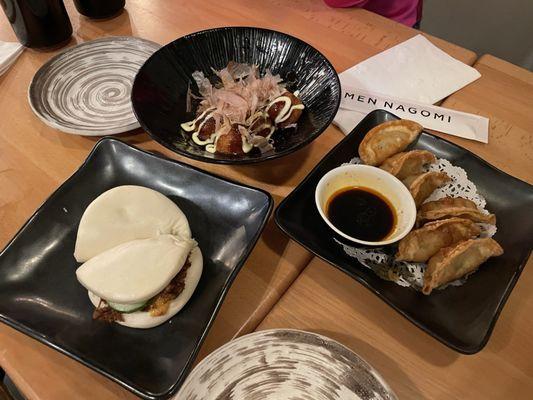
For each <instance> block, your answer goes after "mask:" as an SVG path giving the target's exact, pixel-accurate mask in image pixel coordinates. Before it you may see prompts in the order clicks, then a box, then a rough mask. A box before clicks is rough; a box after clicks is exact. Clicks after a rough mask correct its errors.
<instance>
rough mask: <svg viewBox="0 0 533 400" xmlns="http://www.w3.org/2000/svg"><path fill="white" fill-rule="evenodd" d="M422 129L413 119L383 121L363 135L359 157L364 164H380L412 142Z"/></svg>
mask: <svg viewBox="0 0 533 400" xmlns="http://www.w3.org/2000/svg"><path fill="white" fill-rule="evenodd" d="M422 129H423V128H422V125H420V124H418V123H416V122H414V121H408V120H403V119H402V120H398V121H389V122H384V123H383V124H380V125H378V126H376V127H374V128H372V129H371V130H370V131H369V132H368V133H367V134H366V135H365V137H364V138H363V140H362V141H361V144H360V145H359V157H361V160H363V162H364V163H365V164H366V165H380V164H381V163H383V161H385V160H386V159H387V158H389V157H390V156H392V155H394V154H396V153H399V152H400V151H403V150H404V149H405V148H406V147H407V146H409V145H410V144H411V143H412V142H414V141H415V139H416V138H417V137H418V135H419V134H420V132H422Z"/></svg>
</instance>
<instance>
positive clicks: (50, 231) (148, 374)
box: [0, 138, 272, 398]
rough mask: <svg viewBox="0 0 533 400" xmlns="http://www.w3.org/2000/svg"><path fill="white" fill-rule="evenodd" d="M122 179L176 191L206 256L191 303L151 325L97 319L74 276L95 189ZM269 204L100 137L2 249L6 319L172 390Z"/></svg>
mask: <svg viewBox="0 0 533 400" xmlns="http://www.w3.org/2000/svg"><path fill="white" fill-rule="evenodd" d="M119 185H141V186H146V187H149V188H152V189H155V190H157V191H159V192H161V193H163V194H165V195H166V196H168V197H169V198H170V199H172V200H173V201H174V202H175V203H176V204H177V205H178V206H179V207H180V208H181V209H182V210H183V212H184V213H185V214H186V215H187V217H188V219H189V224H190V226H191V230H192V232H193V237H194V238H195V239H196V240H197V241H198V243H199V246H200V248H201V250H202V253H203V256H204V271H203V274H202V278H201V280H200V283H199V284H198V287H197V288H196V291H195V293H194V295H193V296H192V298H191V299H190V301H189V302H188V303H187V305H186V306H185V307H184V308H183V310H182V311H181V312H179V313H178V314H177V315H176V316H174V317H173V318H171V319H170V320H169V321H167V322H166V323H165V324H163V325H160V326H158V327H155V328H152V329H148V330H142V329H131V328H126V327H123V326H121V325H118V324H105V323H102V322H99V321H93V320H92V310H93V307H92V305H91V303H90V301H89V299H88V297H87V290H85V289H84V288H83V287H82V286H81V285H80V284H79V283H78V282H77V280H76V275H75V270H76V268H77V266H78V265H79V264H78V263H76V261H75V259H74V257H73V255H72V254H73V252H74V242H75V239H76V232H77V228H78V224H79V221H80V218H81V216H82V214H83V212H84V211H85V208H86V207H87V206H88V205H89V203H90V202H91V201H93V200H94V199H95V198H96V197H97V196H98V195H100V194H101V193H102V192H104V191H106V190H108V189H111V188H112V187H115V186H119ZM271 210H272V198H271V196H270V195H269V194H268V193H266V192H264V191H262V190H259V189H255V188H251V187H248V186H244V185H241V184H238V183H234V182H230V181H228V180H226V179H222V178H219V177H217V176H214V175H211V174H208V173H206V172H203V171H201V170H198V169H196V168H193V167H190V166H188V165H186V164H181V163H178V162H176V161H171V160H167V159H164V158H161V157H157V156H154V155H152V154H149V153H146V152H144V151H141V150H139V149H136V148H134V147H132V146H129V145H127V144H125V143H122V142H120V141H118V140H116V139H109V138H105V139H102V140H100V141H99V142H98V143H97V144H96V145H95V147H94V149H93V150H92V152H91V154H90V155H89V157H88V158H87V160H86V161H85V162H84V163H83V165H82V166H81V167H80V169H79V170H78V171H77V172H76V173H75V174H74V175H72V177H70V178H69V179H68V180H67V181H66V182H65V183H64V184H63V185H62V186H61V187H60V188H59V189H58V190H57V191H56V192H55V193H53V194H52V195H51V196H50V198H49V199H48V200H47V201H46V202H45V203H44V204H43V205H42V206H41V207H40V208H39V209H38V210H37V211H36V212H35V214H34V215H33V216H32V217H31V218H30V220H29V221H28V222H27V223H26V224H25V225H24V227H23V228H22V229H21V230H20V231H19V232H18V233H17V235H16V236H15V238H14V239H13V240H11V242H10V243H9V244H8V245H7V247H6V248H5V249H4V250H3V251H2V253H1V254H0V320H2V321H3V322H5V323H7V324H8V325H10V326H12V327H14V328H15V329H18V330H19V331H21V332H23V333H25V334H27V335H29V336H31V337H33V338H35V339H37V340H39V341H40V342H42V343H45V344H47V345H48V346H50V347H53V348H54V349H56V350H59V351H60V352H62V353H64V354H66V355H68V356H70V357H72V358H74V359H75V360H78V361H80V362H81V363H83V364H85V365H86V366H88V367H90V368H92V369H94V370H96V371H98V372H100V373H102V374H104V375H105V376H107V377H109V378H110V379H112V380H114V381H115V382H118V383H119V384H121V385H123V386H124V387H126V388H127V389H129V390H131V391H133V392H134V393H135V394H137V395H139V396H142V397H144V398H158V397H168V396H169V395H171V394H172V393H173V392H174V391H175V390H176V389H177V388H178V387H179V386H180V385H181V383H182V382H183V380H184V378H185V377H186V375H187V373H188V371H189V369H190V368H191V365H192V362H193V361H194V358H195V356H196V354H197V352H198V349H199V347H200V344H201V343H202V341H203V339H204V337H205V336H206V334H207V331H208V329H209V326H210V325H211V322H212V321H213V319H214V318H215V315H216V313H217V311H218V309H219V307H220V304H221V303H222V300H223V298H224V296H225V294H226V292H227V290H228V288H229V286H230V285H231V283H232V281H233V279H234V278H235V276H236V275H237V273H238V272H239V270H240V268H241V266H242V265H243V263H244V261H245V260H246V258H247V257H248V254H249V253H250V251H251V250H252V248H253V247H254V245H255V243H256V241H257V239H258V238H259V235H260V234H261V231H262V230H263V227H264V225H265V223H266V221H267V219H268V217H269V215H270V212H271Z"/></svg>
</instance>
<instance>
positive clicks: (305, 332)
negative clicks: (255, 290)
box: [176, 328, 399, 399]
mask: <svg viewBox="0 0 533 400" xmlns="http://www.w3.org/2000/svg"><path fill="white" fill-rule="evenodd" d="M283 332H291V333H299V334H303V335H306V336H314V337H315V338H317V339H321V340H323V341H325V342H330V343H334V344H337V345H339V346H340V347H343V348H344V349H346V350H347V351H348V352H350V353H352V354H354V355H355V356H356V357H357V358H358V359H359V360H361V361H362V362H363V364H365V366H366V367H368V371H369V372H370V373H373V374H376V375H377V377H378V378H379V380H380V383H381V384H382V385H383V386H384V388H385V389H387V390H388V391H389V392H390V394H392V396H393V399H399V398H398V396H397V395H396V393H395V392H394V390H392V387H391V386H390V384H389V383H388V382H387V380H386V379H385V378H384V377H383V375H382V374H381V372H380V371H378V370H377V369H376V368H375V367H374V366H373V365H372V364H371V363H369V362H368V361H367V360H366V359H365V358H363V357H362V356H361V355H359V354H358V353H356V352H355V351H354V350H352V349H351V348H350V347H348V346H347V345H345V344H344V343H341V342H339V341H338V340H336V339H333V338H331V337H329V336H326V335H323V334H321V333H316V332H313V331H309V330H305V329H296V328H269V329H261V330H257V331H253V332H250V333H247V334H244V335H242V336H238V337H236V338H233V339H231V340H230V341H228V342H226V343H224V344H223V345H222V346H220V347H218V348H217V349H215V350H213V351H212V352H211V353H209V354H208V355H207V356H205V357H204V358H203V359H202V360H201V361H200V362H199V363H198V364H197V365H196V366H195V367H194V369H193V370H192V371H191V373H192V372H194V370H196V369H197V368H199V367H200V366H201V365H202V364H204V363H207V362H208V360H209V359H210V358H212V357H215V355H217V354H219V353H223V351H224V350H225V348H226V347H227V346H228V345H230V344H232V343H233V344H234V343H235V342H237V341H241V340H244V339H245V338H246V339H248V338H251V337H253V336H265V335H268V334H271V333H283ZM191 373H190V374H191ZM190 374H189V375H188V376H187V378H188V377H189V376H190ZM183 383H185V382H183ZM176 394H180V391H178V392H177V393H176Z"/></svg>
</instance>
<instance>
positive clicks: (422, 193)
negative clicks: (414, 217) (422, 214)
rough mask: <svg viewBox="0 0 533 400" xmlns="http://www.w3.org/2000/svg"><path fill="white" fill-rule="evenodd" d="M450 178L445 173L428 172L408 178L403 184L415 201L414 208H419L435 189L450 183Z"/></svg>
mask: <svg viewBox="0 0 533 400" xmlns="http://www.w3.org/2000/svg"><path fill="white" fill-rule="evenodd" d="M450 181H451V178H450V177H449V176H448V175H447V174H446V173H445V172H436V171H430V172H425V173H423V174H420V175H413V176H408V177H407V178H406V179H404V180H403V183H404V184H405V186H407V188H408V189H409V191H410V192H411V195H412V196H413V199H415V204H416V206H417V207H418V206H420V205H421V204H422V203H423V202H424V200H426V199H427V198H428V197H429V196H430V195H431V193H433V191H434V190H435V189H438V188H440V187H441V186H444V185H445V184H446V183H448V182H450Z"/></svg>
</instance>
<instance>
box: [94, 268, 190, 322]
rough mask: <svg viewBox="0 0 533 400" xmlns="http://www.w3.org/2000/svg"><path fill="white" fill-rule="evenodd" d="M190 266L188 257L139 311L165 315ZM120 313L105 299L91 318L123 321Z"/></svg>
mask: <svg viewBox="0 0 533 400" xmlns="http://www.w3.org/2000/svg"><path fill="white" fill-rule="evenodd" d="M190 266H191V261H190V259H188V260H187V262H186V263H185V265H184V266H183V268H182V269H181V271H180V272H179V273H178V274H177V275H176V276H175V277H174V278H173V279H172V280H171V281H170V283H169V284H168V285H167V286H166V287H165V288H164V289H163V290H162V291H161V292H159V293H158V294H156V295H155V296H154V297H152V298H151V299H150V300H149V301H148V303H147V304H146V305H145V306H144V307H143V308H142V309H141V311H146V312H149V313H150V315H151V316H152V317H157V316H161V315H165V314H166V313H167V312H168V308H169V307H170V302H171V301H172V300H174V299H175V298H177V297H178V296H179V295H180V294H181V292H183V289H184V288H185V278H186V277H187V271H188V269H189V268H190ZM122 314H123V313H121V312H120V311H117V310H114V309H112V308H111V307H110V306H109V304H107V302H106V301H105V300H100V303H99V304H98V307H96V308H95V310H94V312H93V319H96V320H99V321H104V322H115V321H124V317H123V315H122Z"/></svg>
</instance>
